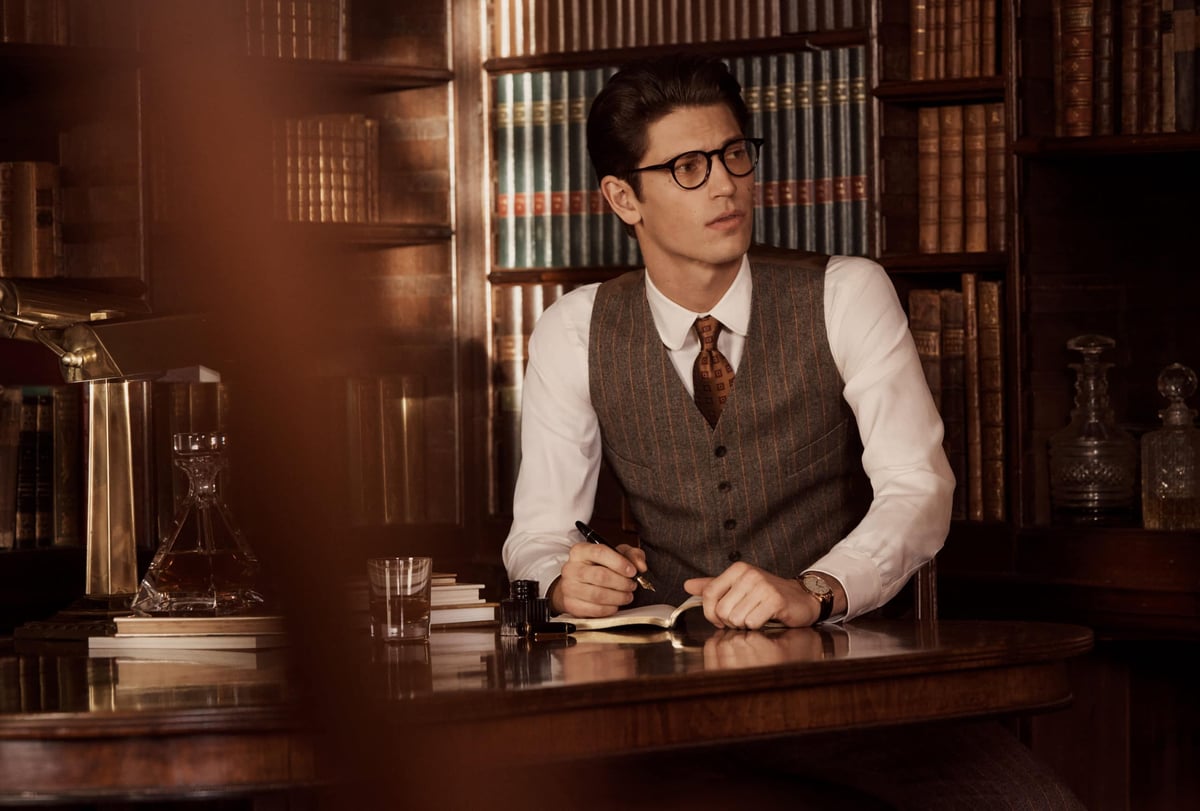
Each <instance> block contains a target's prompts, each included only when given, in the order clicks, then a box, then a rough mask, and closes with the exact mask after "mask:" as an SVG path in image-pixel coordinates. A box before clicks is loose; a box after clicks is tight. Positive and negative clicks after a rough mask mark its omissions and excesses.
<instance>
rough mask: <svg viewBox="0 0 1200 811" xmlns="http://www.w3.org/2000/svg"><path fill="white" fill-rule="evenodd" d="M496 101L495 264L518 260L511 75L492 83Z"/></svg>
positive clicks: (513, 264)
mask: <svg viewBox="0 0 1200 811" xmlns="http://www.w3.org/2000/svg"><path fill="white" fill-rule="evenodd" d="M492 85H493V98H494V99H495V104H494V106H493V112H492V122H493V124H492V143H493V144H494V149H495V150H496V205H495V218H496V228H495V231H496V267H501V268H511V267H516V263H517V243H516V231H515V229H514V214H513V191H514V189H515V188H516V176H515V175H516V154H515V152H514V150H513V107H512V94H513V76H512V74H510V73H506V74H502V75H500V76H497V77H496V78H495V80H494V81H493V83H492Z"/></svg>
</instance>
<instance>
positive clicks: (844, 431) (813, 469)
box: [783, 420, 851, 481]
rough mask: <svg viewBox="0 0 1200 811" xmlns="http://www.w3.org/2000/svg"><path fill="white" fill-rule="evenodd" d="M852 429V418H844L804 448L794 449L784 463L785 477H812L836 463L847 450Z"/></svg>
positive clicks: (788, 478)
mask: <svg viewBox="0 0 1200 811" xmlns="http://www.w3.org/2000/svg"><path fill="white" fill-rule="evenodd" d="M850 430H851V422H850V420H842V421H841V422H840V423H838V424H837V425H836V426H834V427H833V428H832V429H830V430H829V431H826V432H825V433H824V434H822V435H821V436H819V437H817V438H816V439H814V440H813V441H812V442H810V443H808V444H807V445H805V446H804V447H803V448H800V449H798V450H796V451H794V452H793V453H792V454H791V455H790V456H788V458H787V461H786V462H785V463H784V470H783V477H784V479H786V480H789V481H790V480H792V479H796V478H805V479H811V478H813V477H814V476H816V475H818V474H820V473H821V472H822V470H823V469H825V468H826V467H827V466H829V465H830V464H835V463H836V461H837V460H838V459H839V458H840V457H841V455H842V453H844V452H845V449H846V443H847V441H848V439H849V434H850Z"/></svg>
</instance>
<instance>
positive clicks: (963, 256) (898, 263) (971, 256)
mask: <svg viewBox="0 0 1200 811" xmlns="http://www.w3.org/2000/svg"><path fill="white" fill-rule="evenodd" d="M877 261H878V262H879V264H881V265H883V267H884V268H885V269H886V270H887V271H888V272H889V273H929V272H931V271H933V272H945V271H954V270H973V271H981V270H982V271H989V270H994V271H996V272H997V273H1001V272H1003V271H1004V269H1005V268H1006V267H1008V254H1006V253H1003V252H997V251H987V252H980V253H898V254H884V255H883V256H881V257H879V258H878V260H877Z"/></svg>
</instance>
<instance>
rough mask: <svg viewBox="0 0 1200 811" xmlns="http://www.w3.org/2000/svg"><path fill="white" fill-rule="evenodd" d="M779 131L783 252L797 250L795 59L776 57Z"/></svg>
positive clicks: (790, 55)
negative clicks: (778, 65)
mask: <svg viewBox="0 0 1200 811" xmlns="http://www.w3.org/2000/svg"><path fill="white" fill-rule="evenodd" d="M775 58H776V59H777V60H779V62H780V65H781V67H780V71H779V73H780V76H779V93H778V98H779V129H780V137H781V139H782V143H780V153H781V154H782V157H783V163H782V166H781V167H780V173H779V175H780V181H779V213H780V224H781V225H782V233H781V237H782V239H783V245H784V247H786V248H792V249H795V248H799V247H800V199H799V197H800V195H799V183H798V182H797V177H798V172H797V157H796V150H797V149H798V148H799V145H798V144H797V143H796V56H795V54H790V53H787V54H779V55H778V56H776V57H775Z"/></svg>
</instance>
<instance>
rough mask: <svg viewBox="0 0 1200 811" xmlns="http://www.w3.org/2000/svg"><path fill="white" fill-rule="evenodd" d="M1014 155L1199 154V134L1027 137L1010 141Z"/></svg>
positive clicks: (1056, 156)
mask: <svg viewBox="0 0 1200 811" xmlns="http://www.w3.org/2000/svg"><path fill="white" fill-rule="evenodd" d="M1012 151H1013V154H1015V155H1020V156H1022V157H1026V158H1047V159H1049V158H1089V157H1097V156H1103V155H1157V154H1164V153H1172V152H1195V151H1200V133H1195V132H1163V133H1149V134H1146V135H1092V136H1088V137H1084V138H1044V137H1038V136H1026V137H1024V138H1018V139H1017V140H1016V141H1014V142H1013V146H1012Z"/></svg>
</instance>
